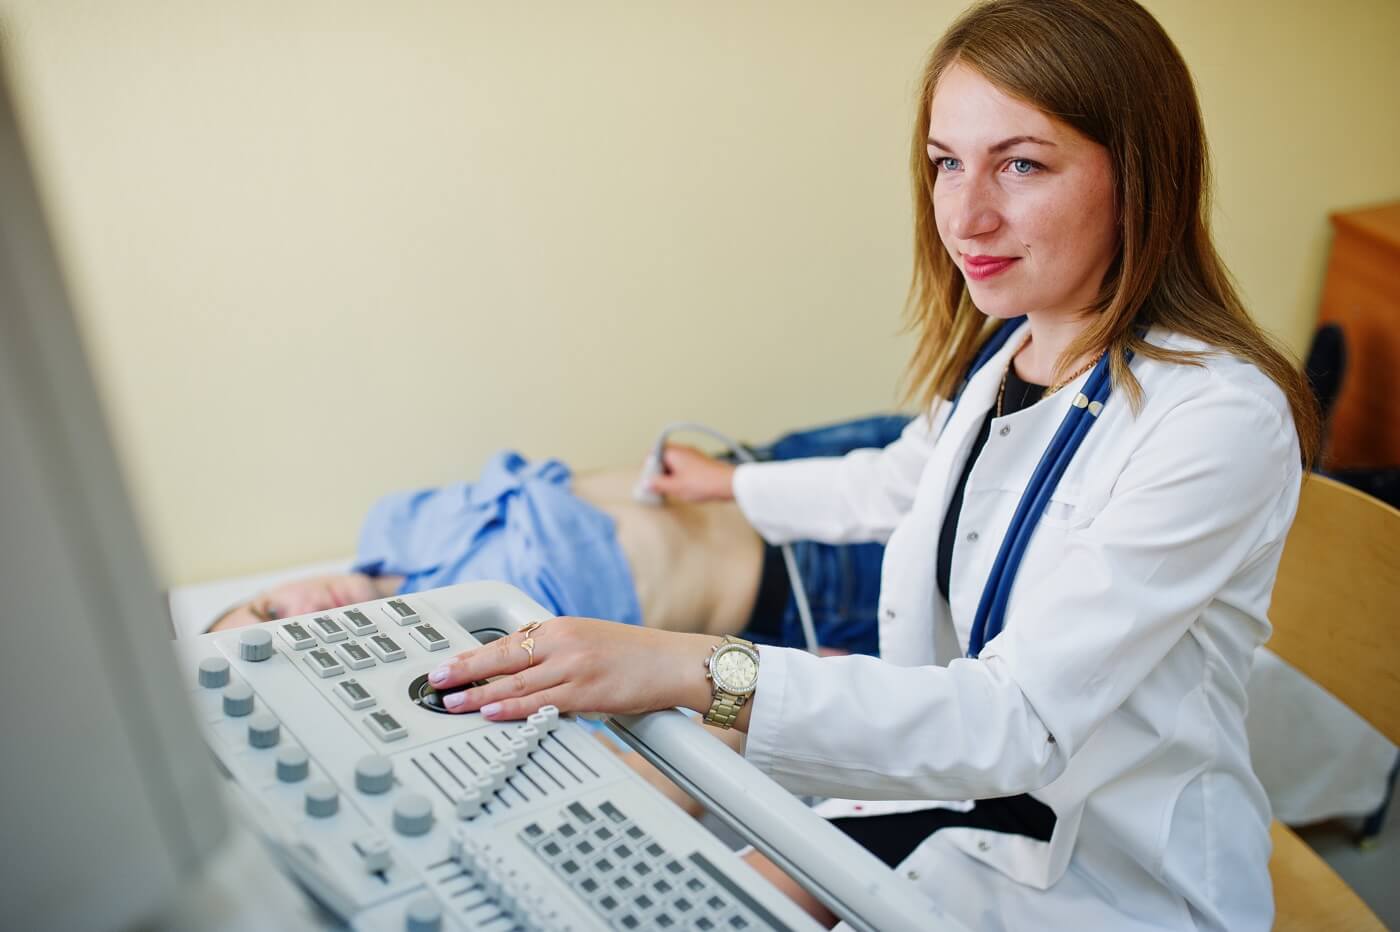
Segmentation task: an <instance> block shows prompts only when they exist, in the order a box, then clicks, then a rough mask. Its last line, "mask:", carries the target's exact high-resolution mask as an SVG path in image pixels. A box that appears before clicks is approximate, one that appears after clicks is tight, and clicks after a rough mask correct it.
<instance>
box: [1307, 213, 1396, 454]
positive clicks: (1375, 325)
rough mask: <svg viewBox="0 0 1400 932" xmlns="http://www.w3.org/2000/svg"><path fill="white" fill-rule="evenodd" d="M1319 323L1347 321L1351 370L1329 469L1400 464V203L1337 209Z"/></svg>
mask: <svg viewBox="0 0 1400 932" xmlns="http://www.w3.org/2000/svg"><path fill="white" fill-rule="evenodd" d="M1332 227H1333V230H1334V231H1335V238H1334V239H1333V241H1332V257H1331V260H1330V261H1329V263H1328V266H1327V279H1326V282H1325V283H1324V285H1323V289H1322V306H1321V309H1320V311H1319V313H1318V323H1336V324H1340V325H1341V327H1342V331H1343V334H1344V336H1345V338H1346V345H1347V371H1346V376H1345V379H1344V381H1343V383H1342V390H1341V394H1340V395H1339V396H1338V397H1337V407H1336V409H1335V411H1334V412H1333V415H1332V427H1331V437H1330V442H1329V444H1328V449H1327V453H1326V456H1325V457H1324V460H1323V462H1324V464H1325V465H1326V467H1327V468H1328V469H1349V468H1356V467H1376V466H1400V203H1396V204H1388V205H1386V206H1383V207H1373V208H1370V209H1367V210H1355V211H1350V212H1347V213H1338V214H1333V215H1332Z"/></svg>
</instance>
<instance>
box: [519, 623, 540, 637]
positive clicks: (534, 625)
mask: <svg viewBox="0 0 1400 932" xmlns="http://www.w3.org/2000/svg"><path fill="white" fill-rule="evenodd" d="M539 626H540V623H539V622H538V621H532V622H530V623H529V624H528V625H526V626H525V627H523V628H521V629H520V633H521V634H523V635H525V636H526V637H529V636H530V632H531V631H534V630H535V629H536V628H538V627H539Z"/></svg>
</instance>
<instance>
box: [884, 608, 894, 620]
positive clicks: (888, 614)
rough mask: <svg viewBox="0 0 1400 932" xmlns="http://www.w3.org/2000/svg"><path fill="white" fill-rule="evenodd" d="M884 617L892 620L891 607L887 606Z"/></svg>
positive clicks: (892, 612)
mask: <svg viewBox="0 0 1400 932" xmlns="http://www.w3.org/2000/svg"><path fill="white" fill-rule="evenodd" d="M885 617H886V618H889V619H891V620H893V619H894V609H892V608H887V609H885Z"/></svg>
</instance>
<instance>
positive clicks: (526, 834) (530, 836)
mask: <svg viewBox="0 0 1400 932" xmlns="http://www.w3.org/2000/svg"><path fill="white" fill-rule="evenodd" d="M520 837H521V838H523V839H525V842H526V843H527V844H534V843H535V842H537V841H539V840H540V839H541V838H543V837H544V826H542V825H540V823H538V822H531V823H530V824H529V825H527V826H525V827H524V828H522V829H521V830H520Z"/></svg>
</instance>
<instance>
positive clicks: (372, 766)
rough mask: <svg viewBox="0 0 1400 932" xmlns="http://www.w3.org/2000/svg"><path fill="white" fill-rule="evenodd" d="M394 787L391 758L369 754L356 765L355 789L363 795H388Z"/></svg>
mask: <svg viewBox="0 0 1400 932" xmlns="http://www.w3.org/2000/svg"><path fill="white" fill-rule="evenodd" d="M393 785H394V765H393V764H391V763H390V762H389V758H387V757H381V756H380V755H378V754H369V755H366V756H365V757H362V758H360V760H359V762H358V763H356V764H355V789H357V790H359V791H360V792H361V793H387V792H389V788H390V787H391V786H393Z"/></svg>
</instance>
